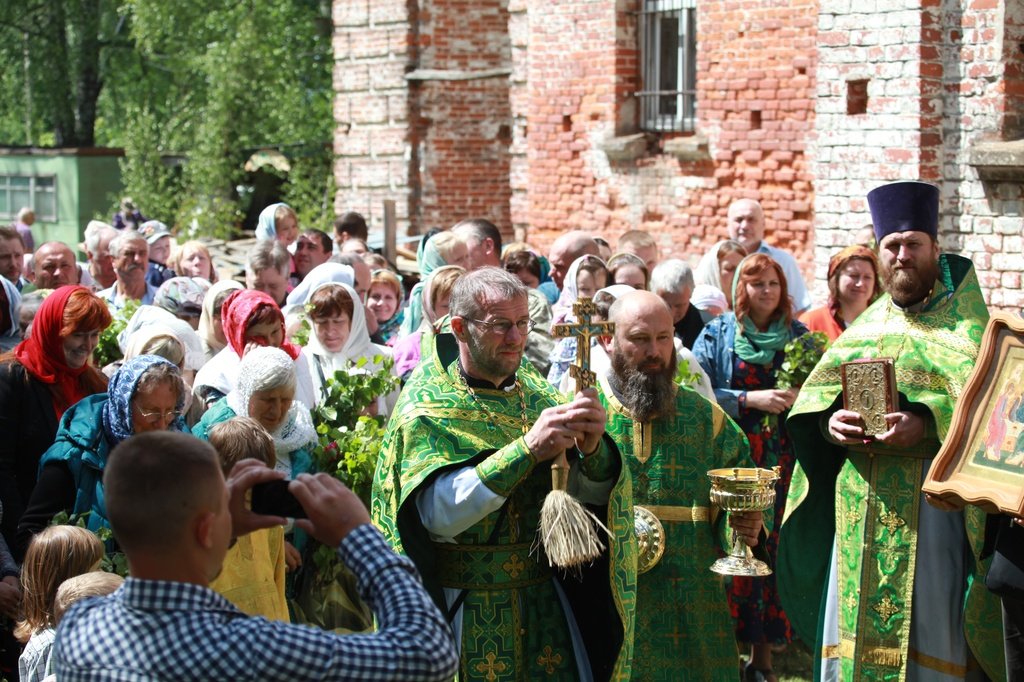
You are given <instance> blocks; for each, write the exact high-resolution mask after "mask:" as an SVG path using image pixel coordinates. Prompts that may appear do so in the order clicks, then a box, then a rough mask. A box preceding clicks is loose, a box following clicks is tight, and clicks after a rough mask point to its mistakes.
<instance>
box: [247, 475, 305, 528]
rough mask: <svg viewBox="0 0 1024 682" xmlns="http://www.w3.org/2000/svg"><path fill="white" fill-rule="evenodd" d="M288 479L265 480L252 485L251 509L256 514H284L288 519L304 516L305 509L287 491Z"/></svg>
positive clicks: (302, 517)
mask: <svg viewBox="0 0 1024 682" xmlns="http://www.w3.org/2000/svg"><path fill="white" fill-rule="evenodd" d="M288 483H289V482H288V481H267V482H266V483H257V484H256V485H254V486H253V487H252V507H251V508H252V510H253V511H254V512H255V513H257V514H268V515H270V516H284V517H287V518H289V519H304V518H306V510H305V509H303V508H302V505H301V504H299V500H298V499H297V498H296V497H295V495H292V494H291V492H289V491H288Z"/></svg>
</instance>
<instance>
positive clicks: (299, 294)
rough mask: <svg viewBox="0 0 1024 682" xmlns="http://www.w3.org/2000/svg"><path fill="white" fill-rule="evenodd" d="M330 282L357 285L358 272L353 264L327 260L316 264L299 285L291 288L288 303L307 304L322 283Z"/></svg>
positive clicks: (290, 304) (291, 304)
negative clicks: (353, 267)
mask: <svg viewBox="0 0 1024 682" xmlns="http://www.w3.org/2000/svg"><path fill="white" fill-rule="evenodd" d="M330 282H339V283H341V284H347V285H349V286H350V287H351V286H355V283H356V273H355V270H353V269H352V266H351V265H342V264H341V263H332V262H331V261H327V262H326V263H321V264H320V265H318V266H316V267H315V268H313V269H312V270H310V271H309V273H308V274H307V275H306V276H305V277H303V278H302V281H301V282H299V285H298V286H297V287H295V288H294V289H292V290H291V293H289V294H288V299H287V301H286V302H287V304H288V305H289V306H293V305H306V304H307V303H309V299H310V298H311V297H312V296H313V292H314V291H316V290H317V289H318V288H319V287H320V285H321V284H328V283H330Z"/></svg>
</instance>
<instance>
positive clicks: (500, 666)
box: [474, 651, 508, 682]
mask: <svg viewBox="0 0 1024 682" xmlns="http://www.w3.org/2000/svg"><path fill="white" fill-rule="evenodd" d="M484 658H485V659H486V660H487V662H486V663H484V662H483V661H481V662H480V663H477V664H476V666H474V667H475V668H476V671H477V672H478V673H486V676H485V677H484V679H485V680H487V682H494V681H495V680H497V679H498V676H497V675H495V673H503V672H505V670H507V669H508V666H507V665H505V662H504V661H497V660H496V659H497V658H498V655H497V654H495V653H494V652H493V651H488V652H487V655H486V656H484Z"/></svg>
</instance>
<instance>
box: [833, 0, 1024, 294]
mask: <svg viewBox="0 0 1024 682" xmlns="http://www.w3.org/2000/svg"><path fill="white" fill-rule="evenodd" d="M917 4H918V3H907V2H905V1H903V0H878V2H876V3H874V4H873V6H872V7H871V8H870V11H864V12H858V11H856V10H857V7H858V5H857V3H854V2H850V1H849V0H822V2H821V8H820V13H819V19H818V28H819V34H818V69H817V80H818V92H817V94H818V97H817V104H816V119H815V120H816V128H817V135H816V143H815V147H814V149H813V156H814V159H815V161H816V164H815V178H814V186H815V191H816V199H815V206H814V209H815V214H816V216H815V218H816V233H817V234H816V252H817V258H816V263H817V268H816V274H817V277H818V278H819V280H821V279H823V278H824V276H825V268H826V266H827V262H828V261H827V259H828V256H829V255H830V254H831V253H833V252H834V251H835V249H836V248H837V247H838V246H842V245H846V244H847V243H849V241H850V239H851V238H852V231H851V230H853V229H855V228H857V227H860V226H861V225H864V224H867V223H870V214H869V213H868V209H867V204H866V201H865V199H864V197H865V195H866V194H867V192H868V191H869V190H870V189H872V188H873V187H875V186H877V185H879V184H881V183H883V182H885V181H891V180H899V179H903V180H925V181H928V182H934V183H936V184H938V185H939V186H940V187H941V190H942V194H941V212H942V222H941V225H940V241H941V244H942V246H943V248H944V249H946V250H948V251H953V252H958V253H961V254H962V255H964V256H967V257H969V258H971V259H972V260H973V261H974V263H975V266H976V267H977V269H978V275H979V278H980V280H981V283H982V287H983V289H984V290H985V295H986V299H987V300H988V301H989V303H990V304H991V305H993V306H994V307H1009V308H1016V309H1019V308H1020V306H1021V304H1022V303H1024V296H1022V294H1021V283H1020V274H1021V271H1022V270H1024V258H1022V257H1021V253H1020V252H1021V232H1022V229H1024V228H1022V221H1021V212H1022V207H1024V204H1022V198H1024V197H1022V188H1024V185H1022V184H1021V183H1020V182H1019V180H1018V181H984V180H982V179H981V178H980V177H979V173H978V170H977V169H976V168H974V167H973V166H971V165H970V163H968V159H969V154H970V150H971V148H972V146H974V145H976V144H978V143H979V142H982V141H985V140H990V139H1005V138H1007V137H1013V136H1014V135H1017V134H1019V115H1020V111H1021V109H1020V108H1019V106H1020V99H1019V98H1020V94H1019V93H1020V88H1019V86H1015V85H1014V82H1013V79H1014V78H1016V77H1018V76H1015V75H1014V74H1019V73H1020V64H1021V59H1022V55H1021V52H1020V42H1021V37H1022V35H1024V33H1022V29H1021V27H1022V24H1024V22H1022V20H1021V14H1022V12H1024V10H1022V9H1021V7H1020V4H1019V3H1012V2H1011V3H1006V8H1005V10H1006V11H1005V12H1004V8H1003V7H1002V6H1001V3H999V2H995V1H989V0H923V2H921V3H920V4H919V6H917V7H915V5H917ZM1011 5H1016V10H1014V9H1013V8H1011ZM851 81H867V95H868V101H867V109H866V112H865V113H863V114H849V113H847V106H848V104H849V102H848V98H847V96H848V93H849V83H850V82H851ZM819 284H820V282H819ZM819 290H820V289H819Z"/></svg>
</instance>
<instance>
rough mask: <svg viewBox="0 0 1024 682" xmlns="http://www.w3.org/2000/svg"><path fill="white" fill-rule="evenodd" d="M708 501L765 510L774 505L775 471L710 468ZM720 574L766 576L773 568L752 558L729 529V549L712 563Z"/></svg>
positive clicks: (737, 508)
mask: <svg viewBox="0 0 1024 682" xmlns="http://www.w3.org/2000/svg"><path fill="white" fill-rule="evenodd" d="M708 478H710V479H711V504H713V505H715V506H717V507H718V508H719V509H724V510H725V511H729V512H748V511H764V510H765V509H769V508H770V507H771V506H772V505H774V504H775V482H776V481H778V480H779V472H778V470H772V469H757V468H752V467H748V468H735V467H734V468H731V469H712V470H711V471H709V472H708ZM711 570H712V571H714V572H715V573H720V574H721V575H745V576H754V577H757V576H765V575H771V573H772V569H770V568H768V565H767V564H766V563H764V562H763V561H759V560H758V559H755V558H754V555H753V553H752V552H751V551H750V548H749V547H747V545H746V543H744V542H743V540H741V539H740V537H739V534H738V533H737V532H736V531H735V530H733V531H732V550H731V551H730V552H729V556H726V557H722V558H721V559H719V560H718V561H716V562H715V563H714V564H712V566H711Z"/></svg>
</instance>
